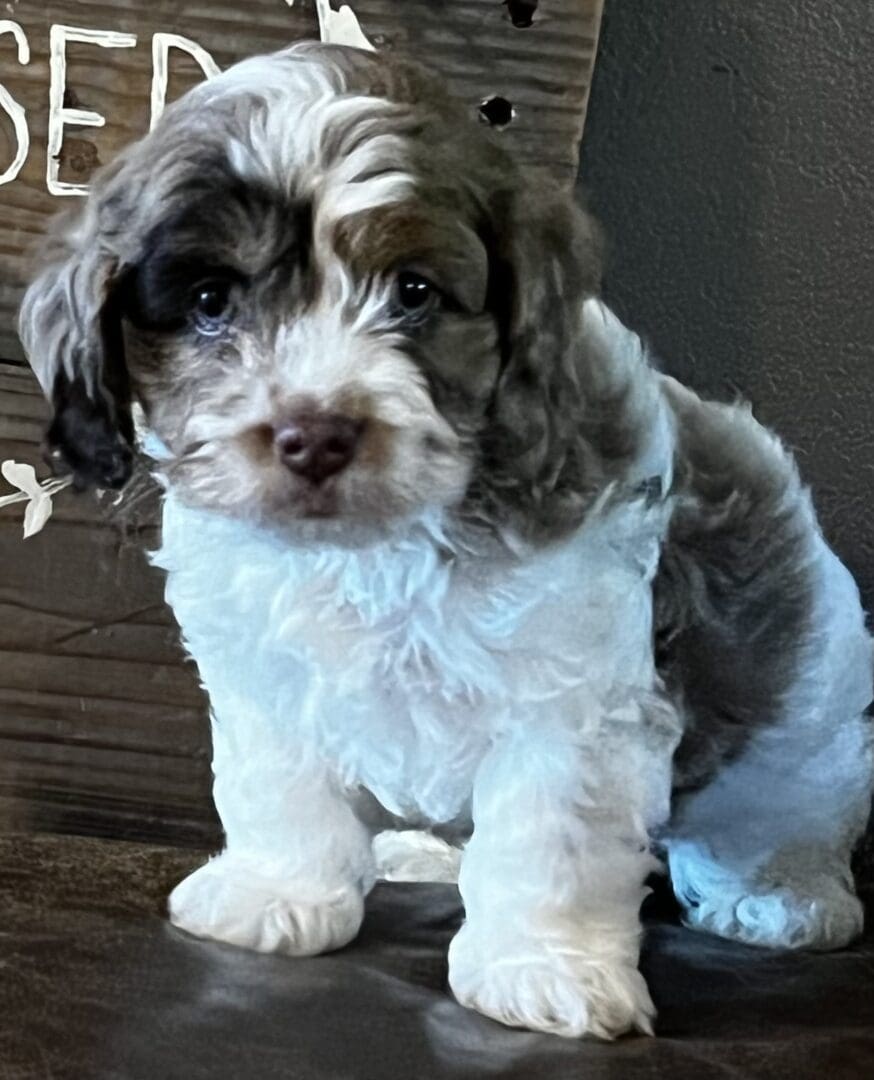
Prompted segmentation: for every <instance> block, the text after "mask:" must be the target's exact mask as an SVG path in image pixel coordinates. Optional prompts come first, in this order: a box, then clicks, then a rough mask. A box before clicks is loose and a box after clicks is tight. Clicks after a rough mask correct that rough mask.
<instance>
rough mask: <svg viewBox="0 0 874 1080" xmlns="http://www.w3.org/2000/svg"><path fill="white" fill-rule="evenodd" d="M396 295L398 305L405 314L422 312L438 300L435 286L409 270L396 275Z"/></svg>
mask: <svg viewBox="0 0 874 1080" xmlns="http://www.w3.org/2000/svg"><path fill="white" fill-rule="evenodd" d="M396 293H397V298H398V303H399V305H400V307H401V309H402V310H403V311H405V312H411V313H412V312H423V311H425V310H426V309H427V308H428V307H430V306H432V305H433V304H435V303H436V302H437V300H438V299H439V294H438V292H437V288H436V286H434V285H432V284H431V282H430V281H429V280H428V279H427V278H424V277H422V275H421V274H414V273H413V272H412V271H411V270H404V271H402V272H401V273H400V274H398V278H397V286H396Z"/></svg>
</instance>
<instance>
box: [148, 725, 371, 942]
mask: <svg viewBox="0 0 874 1080" xmlns="http://www.w3.org/2000/svg"><path fill="white" fill-rule="evenodd" d="M241 732H245V739H241V738H240V734H241ZM244 744H245V745H244ZM213 750H214V761H213V769H214V772H215V785H214V796H215V803H216V808H217V809H218V812H219V815H220V817H221V820H222V824H223V825H224V829H225V835H226V841H227V843H226V848H225V850H224V851H223V852H222V853H221V854H220V855H218V856H217V857H215V858H213V859H211V860H210V861H209V862H208V863H206V865H205V866H202V867H201V868H200V869H199V870H196V871H195V872H194V873H193V874H191V875H190V876H189V877H187V878H186V879H185V880H184V881H182V882H181V883H180V884H179V885H177V887H176V888H175V889H174V890H173V892H172V894H171V896H170V899H169V911H170V919H171V921H172V922H173V923H174V924H175V925H176V926H178V927H180V928H181V929H183V930H186V931H188V932H189V933H191V934H194V935H196V936H198V937H206V938H213V939H215V940H218V941H224V942H227V943H229V944H231V945H238V946H241V947H244V948H249V949H255V950H257V951H259V952H282V953H287V954H290V955H294V956H309V955H313V954H315V953H321V952H325V951H328V950H331V949H337V948H340V947H342V946H343V945H346V944H347V943H348V942H349V941H351V940H352V938H354V937H355V935H356V934H357V933H358V930H359V927H360V925H361V920H362V918H363V910H364V896H365V895H366V893H367V891H368V890H369V889H370V887H371V885H372V884H373V879H374V867H373V857H372V854H371V847H370V844H371V832H370V830H369V829H368V828H367V827H366V826H365V825H364V823H363V822H362V820H361V819H360V818H359V816H358V814H357V813H356V807H355V805H354V804H353V801H352V800H351V798H350V796H349V795H348V794H347V793H346V792H344V790H343V789H342V787H341V785H340V783H339V781H338V779H337V778H336V777H335V776H334V775H333V774H332V772H331V770H330V768H329V767H328V766H327V765H326V764H325V763H324V762H323V761H321V760H320V759H319V758H318V756H317V755H316V754H315V753H314V752H313V750H312V748H310V747H308V746H305V745H301V744H300V743H298V742H297V741H296V740H294V738H293V737H291V738H289V736H288V734H287V733H283V734H282V736H281V737H280V733H278V732H276V731H275V730H273V729H272V728H271V726H270V725H269V724H267V723H264V722H262V721H261V720H260V719H259V718H258V717H257V716H255V715H249V716H246V717H242V716H239V715H237V716H234V717H233V720H232V722H231V723H226V722H224V721H223V720H222V719H221V718H218V719H217V720H216V721H214V724H213Z"/></svg>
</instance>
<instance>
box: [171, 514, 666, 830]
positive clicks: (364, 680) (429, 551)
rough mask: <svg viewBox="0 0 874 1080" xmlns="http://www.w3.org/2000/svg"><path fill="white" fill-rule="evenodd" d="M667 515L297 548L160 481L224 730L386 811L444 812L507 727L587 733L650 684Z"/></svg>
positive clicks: (195, 649)
mask: <svg viewBox="0 0 874 1080" xmlns="http://www.w3.org/2000/svg"><path fill="white" fill-rule="evenodd" d="M661 517H662V511H661V510H660V509H659V508H656V509H654V510H649V511H647V510H645V509H644V507H643V503H642V500H637V501H635V502H634V503H632V504H630V505H629V504H625V505H624V506H621V507H618V508H616V509H613V510H612V511H605V512H604V513H602V514H598V515H596V516H595V517H594V519H593V520H592V522H591V523H590V524H588V525H587V526H586V528H585V529H583V530H581V531H579V532H578V533H577V534H576V535H574V536H573V537H571V538H570V539H569V540H567V541H565V542H563V543H561V544H558V545H555V546H553V547H550V548H547V549H543V550H540V551H538V552H536V553H534V554H530V555H526V556H523V557H516V556H510V555H507V556H505V557H504V558H503V559H500V560H494V559H486V558H483V557H482V556H477V555H473V554H471V553H470V552H466V551H453V550H451V549H450V548H449V547H448V546H447V545H446V544H445V542H444V541H443V540H442V537H441V535H440V530H439V527H438V525H437V524H436V523H434V522H429V521H427V520H423V521H422V522H419V523H417V524H416V525H414V526H412V527H411V528H410V530H409V531H408V532H407V533H406V534H405V535H404V536H403V537H401V538H396V539H394V540H392V541H390V542H389V541H386V542H384V543H381V544H378V545H376V546H373V547H369V548H365V549H360V550H355V551H349V550H343V549H339V548H323V549H313V550H309V549H299V548H292V547H289V546H288V545H286V544H283V543H282V542H281V541H279V540H277V539H275V538H273V537H271V536H270V535H268V534H266V533H264V532H261V531H259V530H256V529H254V528H252V527H251V526H248V525H244V524H240V523H235V522H232V521H230V520H227V519H224V518H222V517H220V516H218V515H214V514H210V513H204V512H201V511H195V510H191V509H189V508H187V507H184V506H182V505H181V504H179V503H178V502H177V501H176V500H175V499H174V498H173V496H172V495H170V496H168V498H167V501H166V504H165V514H164V543H163V547H162V550H161V551H160V553H159V554H158V556H157V557H156V561H157V562H158V564H159V565H161V566H163V567H165V568H166V569H167V570H168V571H169V578H168V585H167V597H168V600H169V602H170V604H171V605H172V607H173V609H174V612H175V613H176V616H177V618H178V619H179V622H180V624H181V626H182V630H183V634H184V637H185V641H186V645H187V647H188V649H189V651H190V652H191V654H192V656H193V657H194V659H195V660H196V661H197V663H198V666H199V668H200V673H201V677H202V679H203V682H204V684H205V686H206V688H207V690H208V692H209V694H210V699H211V704H212V707H213V711H214V713H215V716H216V719H217V723H218V725H219V727H225V728H228V727H230V726H233V728H234V729H235V730H236V732H237V734H236V738H237V739H238V741H239V739H240V737H241V736H240V733H239V729H240V727H241V726H248V727H249V728H251V729H252V730H253V732H254V731H255V730H261V731H263V730H265V729H267V730H269V731H270V737H271V740H272V741H275V740H276V739H280V740H281V739H283V738H285V736H286V733H287V738H288V740H289V743H293V742H295V741H298V740H301V741H302V742H303V743H304V744H305V745H308V746H312V745H316V746H318V747H319V749H320V752H321V753H322V754H323V755H325V756H326V757H327V758H328V759H329V760H330V761H331V763H332V764H333V765H334V766H335V767H336V768H337V769H338V770H339V772H340V774H341V775H342V777H343V779H344V780H345V781H346V782H347V783H350V784H361V785H363V786H365V787H367V788H368V789H369V790H370V791H372V792H373V794H375V795H376V796H377V798H378V799H379V800H380V801H381V802H382V803H383V805H384V806H385V807H386V808H387V809H389V810H390V811H392V812H393V813H396V814H400V815H402V816H407V817H409V816H416V817H419V816H424V817H425V818H427V819H429V820H432V821H446V820H450V819H452V818H454V817H456V816H457V815H458V814H459V813H460V812H462V811H463V810H464V807H465V803H466V801H467V799H468V797H469V794H470V790H471V786H472V781H473V775H474V772H475V770H476V768H477V765H478V763H479V761H480V759H481V757H482V755H483V753H484V752H485V750H486V749H487V747H488V745H489V744H490V742H491V741H492V740H493V739H495V738H496V737H499V736H500V735H501V733H502V732H505V731H507V730H508V729H511V728H518V727H520V726H529V725H530V726H534V725H538V724H541V725H542V724H561V725H563V726H570V727H573V729H574V730H579V731H580V733H581V734H584V732H585V728H586V725H587V723H588V722H591V723H595V722H596V720H597V718H596V716H595V715H594V714H595V713H599V712H600V713H602V712H603V711H604V710H605V709H617V710H622V709H623V708H625V707H627V704H628V702H629V700H630V699H631V698H632V697H634V696H635V695H636V694H637V693H638V692H639V691H644V692H646V691H648V690H649V689H650V688H651V686H652V682H653V677H654V676H653V666H652V660H651V648H650V640H651V600H650V582H651V580H652V576H653V574H654V572H655V567H656V563H657V557H658V547H659V534H660V530H661ZM253 737H254V736H253ZM238 749H239V746H238Z"/></svg>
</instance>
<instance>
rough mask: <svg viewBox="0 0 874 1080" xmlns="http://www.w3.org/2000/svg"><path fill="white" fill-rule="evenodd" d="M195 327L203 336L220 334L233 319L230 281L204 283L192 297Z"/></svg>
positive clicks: (195, 290)
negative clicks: (231, 318)
mask: <svg viewBox="0 0 874 1080" xmlns="http://www.w3.org/2000/svg"><path fill="white" fill-rule="evenodd" d="M191 308H192V316H193V321H194V325H195V326H196V327H197V329H198V330H199V331H200V333H201V334H207V335H210V334H218V333H220V332H221V331H222V330H223V329H224V328H225V326H227V324H228V321H229V320H230V317H231V283H230V282H229V281H220V280H217V281H203V282H201V283H200V284H199V285H198V286H197V287H196V288H195V289H194V293H193V296H192V304H191Z"/></svg>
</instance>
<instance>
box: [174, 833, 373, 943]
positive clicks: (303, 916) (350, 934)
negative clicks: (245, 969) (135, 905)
mask: <svg viewBox="0 0 874 1080" xmlns="http://www.w3.org/2000/svg"><path fill="white" fill-rule="evenodd" d="M168 908H169V912H170V921H171V922H172V923H173V924H174V926H178V927H179V928H180V929H182V930H186V931H187V932H188V933H189V934H194V935H195V936H196V937H205V938H213V939H214V940H216V941H225V942H227V943H228V944H229V945H238V946H240V947H241V948H244V949H254V950H256V951H257V952H278V953H287V954H288V955H290V956H313V955H315V954H316V953H322V952H328V951H329V950H331V949H339V948H341V947H342V946H343V945H347V944H348V943H349V942H350V941H351V940H352V939H353V938H354V937H355V935H356V934H357V933H358V930H359V927H360V926H361V920H362V918H363V914H364V898H363V895H362V892H361V889H359V888H358V887H357V886H354V885H349V884H343V885H338V887H337V888H336V889H333V890H329V889H327V888H324V887H318V888H313V887H310V888H305V887H302V886H301V884H300V883H299V882H296V881H294V880H286V879H284V878H282V877H279V876H276V875H275V874H271V873H265V872H264V870H263V868H260V867H259V863H258V862H257V861H255V860H253V859H249V858H245V857H240V856H234V855H230V854H228V853H227V852H225V853H224V854H222V855H219V856H218V857H217V858H214V859H211V860H210V861H209V862H208V863H207V864H206V865H205V866H201V867H200V869H199V870H195V872H194V873H193V874H191V875H189V876H188V877H187V878H185V880H184V881H182V882H180V883H179V885H177V886H176V888H175V889H174V890H173V892H172V893H171V894H170V898H169V901H168Z"/></svg>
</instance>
